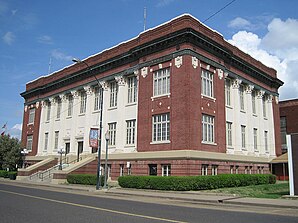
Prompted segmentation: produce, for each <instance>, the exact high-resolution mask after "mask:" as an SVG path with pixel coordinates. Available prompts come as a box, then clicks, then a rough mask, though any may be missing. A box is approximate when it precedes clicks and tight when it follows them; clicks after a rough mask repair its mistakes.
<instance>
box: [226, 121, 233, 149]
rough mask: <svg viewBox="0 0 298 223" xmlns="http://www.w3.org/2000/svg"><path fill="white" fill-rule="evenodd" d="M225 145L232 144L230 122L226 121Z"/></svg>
mask: <svg viewBox="0 0 298 223" xmlns="http://www.w3.org/2000/svg"><path fill="white" fill-rule="evenodd" d="M227 145H228V146H230V147H231V146H232V123H231V122H227Z"/></svg>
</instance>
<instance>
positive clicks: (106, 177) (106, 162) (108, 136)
mask: <svg viewBox="0 0 298 223" xmlns="http://www.w3.org/2000/svg"><path fill="white" fill-rule="evenodd" d="M105 138H106V160H105V182H104V186H103V188H104V189H107V179H108V147H109V140H110V134H109V131H107V132H106V134H105Z"/></svg>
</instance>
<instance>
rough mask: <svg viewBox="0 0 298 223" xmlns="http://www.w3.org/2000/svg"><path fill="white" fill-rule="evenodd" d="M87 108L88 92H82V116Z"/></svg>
mask: <svg viewBox="0 0 298 223" xmlns="http://www.w3.org/2000/svg"><path fill="white" fill-rule="evenodd" d="M86 107H87V94H86V92H84V91H82V92H81V101H80V114H84V113H86Z"/></svg>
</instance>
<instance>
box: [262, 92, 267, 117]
mask: <svg viewBox="0 0 298 223" xmlns="http://www.w3.org/2000/svg"><path fill="white" fill-rule="evenodd" d="M262 103H263V117H264V118H266V117H267V104H266V96H265V95H264V96H263V98H262Z"/></svg>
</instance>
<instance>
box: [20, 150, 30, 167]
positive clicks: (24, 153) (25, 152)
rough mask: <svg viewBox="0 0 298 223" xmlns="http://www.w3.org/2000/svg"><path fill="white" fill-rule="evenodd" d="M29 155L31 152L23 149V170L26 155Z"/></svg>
mask: <svg viewBox="0 0 298 223" xmlns="http://www.w3.org/2000/svg"><path fill="white" fill-rule="evenodd" d="M28 153H29V151H28V150H27V149H26V148H24V149H22V151H21V154H22V157H23V168H25V161H26V155H27V154H28Z"/></svg>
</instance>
